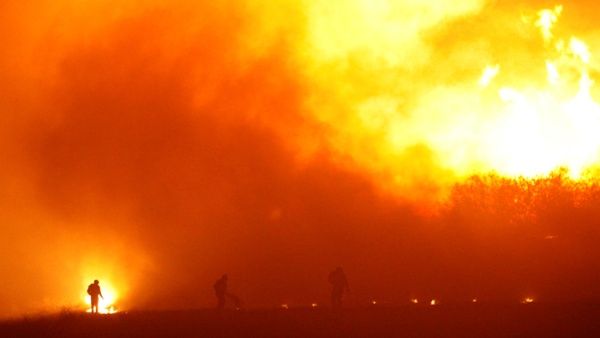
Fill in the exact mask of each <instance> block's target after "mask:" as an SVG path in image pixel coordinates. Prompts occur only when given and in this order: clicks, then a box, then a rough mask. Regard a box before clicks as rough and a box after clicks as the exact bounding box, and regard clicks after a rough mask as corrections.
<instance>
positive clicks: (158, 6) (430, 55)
mask: <svg viewBox="0 0 600 338" xmlns="http://www.w3.org/2000/svg"><path fill="white" fill-rule="evenodd" d="M558 5H560V3H556V2H548V1H529V2H528V3H527V4H523V2H521V1H502V2H494V1H483V0H468V1H455V2H453V1H441V0H427V1H419V2H418V3H416V2H414V1H401V0H398V1H393V0H377V1H359V0H348V1H331V0H303V1H291V0H290V1H278V2H277V3H276V4H274V2H272V1H249V0H240V1H224V0H221V1H210V2H209V1H200V2H199V1H179V2H176V3H173V2H170V1H159V0H153V1H109V0H93V1H86V2H77V1H36V2H35V3H33V2H3V3H2V4H0V30H1V31H2V32H4V33H3V34H2V37H0V42H1V43H2V45H3V48H2V49H3V52H2V53H0V74H2V75H1V76H2V77H1V78H0V79H1V81H0V91H1V92H2V93H3V94H2V95H0V109H1V114H0V135H2V136H1V137H0V153H2V154H3V165H2V167H1V168H0V186H2V194H0V247H1V248H2V249H0V250H2V251H3V252H2V255H1V256H0V273H1V275H2V276H3V278H4V283H3V288H0V316H5V315H14V314H21V313H25V312H30V311H39V310H53V309H57V308H61V307H63V306H81V304H80V303H81V298H82V290H84V288H85V285H87V283H90V282H91V281H92V280H93V279H94V278H98V279H100V280H101V282H102V281H105V282H106V283H110V285H111V288H114V290H115V293H116V295H117V298H118V299H117V303H118V305H119V306H121V308H125V309H127V308H139V307H144V306H149V307H170V308H178V307H201V306H212V304H213V302H214V300H213V296H212V289H211V286H212V283H213V282H214V279H216V278H217V277H218V276H220V274H222V273H223V272H229V274H230V278H231V287H232V288H235V289H236V291H237V292H238V293H239V294H240V295H241V296H242V298H244V299H245V300H247V303H248V304H249V305H252V304H255V305H269V304H279V303H280V302H287V303H294V302H296V303H306V304H310V303H312V302H324V301H326V299H327V285H326V283H325V282H324V280H325V278H324V276H326V274H327V272H328V270H329V269H330V268H332V267H334V266H336V265H343V266H344V267H345V268H346V270H347V272H348V274H349V278H350V280H351V283H352V284H354V285H355V287H354V289H355V290H356V292H357V293H358V296H357V298H361V297H362V298H363V299H369V298H370V297H377V298H381V299H385V298H386V297H387V298H389V299H390V300H395V301H404V300H408V299H410V298H411V297H441V298H446V299H463V298H464V299H471V298H473V297H479V298H480V299H486V298H488V299H521V298H522V297H524V296H528V295H534V296H536V297H542V298H544V297H545V298H547V299H598V298H600V286H598V285H600V283H597V281H598V280H597V274H596V272H595V271H598V268H599V266H598V264H599V263H598V262H599V261H600V260H598V258H599V257H598V255H599V254H600V252H598V250H597V249H596V245H595V243H596V242H597V240H600V230H598V225H599V224H600V214H598V212H597V211H595V208H594V206H595V205H597V204H595V203H596V202H597V199H598V198H600V197H599V195H598V193H597V191H598V184H597V183H596V182H597V175H596V174H595V173H594V172H595V170H596V166H597V164H598V163H599V161H600V157H599V155H600V152H599V150H600V136H598V135H596V134H597V132H596V130H597V129H596V128H595V127H596V126H599V127H600V113H599V112H600V108H598V107H600V106H597V105H596V98H597V97H598V94H600V93H598V92H597V89H596V87H595V86H594V85H593V84H592V83H593V81H594V80H596V79H597V78H598V71H597V69H598V62H597V61H596V60H597V58H596V57H595V56H596V54H597V51H598V50H600V31H599V30H598V27H596V22H597V19H598V18H597V17H596V15H595V11H594V10H592V8H593V6H594V3H593V2H591V1H574V2H572V3H568V4H567V3H564V7H563V8H562V9H561V10H558V9H557V7H556V6H558ZM543 9H548V10H549V12H548V11H546V12H540V11H541V10H543ZM543 13H546V14H543ZM544 15H550V19H549V20H550V22H551V26H549V27H545V26H544V25H543V24H542V23H543V22H544V21H543V20H542V18H543V16H544ZM486 70H487V71H486ZM486 74H487V75H486ZM559 167H566V168H567V171H566V172H564V173H563V174H553V175H554V176H552V175H551V177H550V178H547V177H548V175H549V174H551V173H552V172H555V173H556V170H557V169H558V168H559ZM494 173H495V176H487V175H489V174H492V175H494ZM520 175H524V176H525V178H521V179H519V178H518V177H519V176H520ZM472 177H475V178H472ZM478 177H484V178H478ZM191 290H192V291H191ZM190 293H192V294H193V295H191V296H190Z"/></svg>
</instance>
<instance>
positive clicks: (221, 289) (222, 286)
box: [214, 274, 227, 310]
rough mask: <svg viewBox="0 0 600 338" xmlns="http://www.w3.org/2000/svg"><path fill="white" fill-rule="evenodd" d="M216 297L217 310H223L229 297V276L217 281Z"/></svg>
mask: <svg viewBox="0 0 600 338" xmlns="http://www.w3.org/2000/svg"><path fill="white" fill-rule="evenodd" d="M214 288H215V295H216V296H217V301H218V302H217V309H219V310H221V309H224V308H225V301H226V298H225V297H226V295H227V275H226V274H225V275H223V276H221V278H219V279H217V281H216V282H215V285H214Z"/></svg>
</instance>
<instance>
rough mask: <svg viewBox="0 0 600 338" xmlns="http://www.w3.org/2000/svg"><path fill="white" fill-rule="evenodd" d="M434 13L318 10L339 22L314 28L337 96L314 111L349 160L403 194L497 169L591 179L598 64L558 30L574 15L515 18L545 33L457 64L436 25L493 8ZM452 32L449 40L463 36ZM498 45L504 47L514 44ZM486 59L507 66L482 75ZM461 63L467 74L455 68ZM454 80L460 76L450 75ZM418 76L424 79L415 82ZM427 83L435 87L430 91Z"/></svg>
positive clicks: (597, 146)
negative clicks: (433, 41)
mask: <svg viewBox="0 0 600 338" xmlns="http://www.w3.org/2000/svg"><path fill="white" fill-rule="evenodd" d="M337 5H339V4H337ZM430 5H431V3H430V2H427V1H426V2H423V4H421V5H419V6H412V7H411V6H409V7H410V9H411V10H413V11H409V10H407V8H406V7H404V6H408V5H407V4H406V3H405V2H396V1H376V2H362V1H350V2H347V3H345V5H343V6H340V7H341V8H339V10H337V9H336V11H334V10H333V9H330V8H329V7H328V5H323V4H319V5H316V8H318V9H319V10H320V11H321V13H327V15H322V16H317V17H316V19H313V21H314V22H313V25H312V26H311V27H312V29H313V30H314V34H313V35H314V39H313V44H314V46H315V48H314V50H315V54H314V56H313V60H316V63H315V64H317V65H320V66H317V67H316V70H315V74H313V75H314V78H316V79H318V80H317V83H319V84H322V85H323V86H329V85H330V86H334V87H335V88H336V89H335V90H331V89H327V88H323V87H321V88H320V89H319V90H320V91H324V92H327V93H329V94H331V95H329V96H328V97H323V96H320V95H318V94H317V95H315V97H314V98H313V101H311V103H312V104H314V105H313V106H312V107H313V109H314V110H315V111H317V112H318V118H319V119H320V120H321V121H322V122H324V123H325V124H327V125H328V126H329V127H330V128H331V130H332V133H331V134H330V136H329V141H330V143H331V144H332V147H333V148H335V149H337V151H338V152H339V153H340V154H341V157H342V158H344V157H345V158H349V159H351V160H352V162H353V164H359V165H360V166H362V167H363V168H365V169H366V170H368V171H370V172H372V173H373V175H374V176H375V177H382V178H383V180H382V182H384V183H383V185H384V186H387V187H388V188H389V187H390V186H392V189H396V188H398V187H400V188H401V187H403V186H404V187H405V186H409V188H414V185H415V184H421V185H423V184H425V185H426V184H427V182H429V181H435V182H437V183H440V182H441V183H443V181H444V180H449V181H452V180H454V179H456V178H460V177H468V176H471V175H474V174H481V173H487V172H495V173H498V174H500V175H504V176H509V177H519V176H524V177H528V178H533V177H540V176H546V175H548V174H550V173H552V172H553V171H556V170H557V169H559V168H561V169H566V170H567V171H568V173H569V175H570V177H571V178H573V179H579V178H581V177H582V175H583V173H584V172H586V170H588V169H592V168H594V167H595V166H596V165H597V164H598V162H599V160H600V157H599V154H600V153H599V150H600V133H598V132H597V130H600V129H599V128H600V106H599V105H598V103H597V102H596V101H595V99H594V97H593V95H592V90H593V85H594V81H593V79H592V75H591V72H590V67H591V64H592V61H593V59H592V57H593V55H592V53H591V51H590V48H589V47H588V45H587V44H586V43H585V42H584V41H583V40H582V39H579V38H577V37H574V36H569V35H567V36H562V35H561V34H557V33H556V32H555V28H556V25H557V24H559V19H560V16H561V15H562V14H563V13H564V11H565V10H564V9H563V6H560V5H559V6H556V7H554V8H549V9H542V10H540V11H538V12H537V13H535V12H532V13H531V14H524V15H523V16H522V17H519V15H518V14H515V15H513V17H512V19H511V20H512V23H513V25H514V26H515V27H521V28H519V29H520V30H522V31H525V32H527V34H529V32H534V31H537V36H535V35H533V34H529V35H528V36H526V37H523V36H522V35H527V34H525V33H523V34H522V35H518V34H517V33H515V35H514V36H513V37H512V39H513V41H514V44H515V46H514V47H511V46H510V45H506V46H504V48H505V49H507V50H508V51H504V52H503V54H502V55H498V56H494V55H490V54H489V53H490V51H489V49H492V50H493V49H494V48H496V47H493V48H492V47H489V48H487V49H483V50H477V49H476V48H481V46H479V45H476V46H470V45H469V46H467V47H469V48H473V50H471V51H470V50H463V49H461V50H460V51H459V52H457V53H459V55H458V56H456V58H458V59H459V61H460V62H458V61H453V60H452V58H453V56H452V55H450V56H447V59H448V60H444V59H443V56H440V55H436V54H435V53H436V52H435V51H434V50H433V49H431V47H430V45H428V44H427V42H428V41H427V40H426V39H425V38H419V37H420V36H423V35H424V34H430V35H435V34H438V33H437V32H433V33H432V32H431V31H432V30H431V28H430V26H433V25H439V24H440V22H442V23H443V22H445V21H447V20H449V19H452V18H460V17H461V16H463V15H466V14H468V13H471V12H473V11H476V10H479V9H481V7H480V6H481V4H480V3H479V2H461V5H460V6H456V4H455V3H454V2H448V6H449V7H450V8H452V9H449V8H445V9H440V8H437V7H431V6H430ZM438 5H439V4H438ZM331 6H336V5H331ZM336 8H337V7H336ZM414 11H417V12H416V13H415V12H414ZM418 13H422V14H423V17H421V16H419V15H418ZM442 13H443V17H437V16H436V14H440V15H442ZM422 18H426V19H424V20H422V21H420V19H422ZM412 20H416V21H415V23H414V25H411V22H413V21H412ZM494 20H500V19H497V18H494ZM407 29H408V31H407ZM410 29H414V31H412V32H411V31H410ZM507 31H508V32H512V30H510V29H509V30H507ZM448 34H449V33H442V34H441V35H442V36H443V38H444V39H451V38H452V36H450V37H449V36H448ZM494 34H496V33H494ZM507 34H508V33H507ZM457 35H458V34H457ZM482 35H483V33H482ZM489 35H490V36H492V37H493V35H492V34H491V33H490V34H489ZM458 36H460V35H458ZM492 37H491V38H490V40H492V41H490V42H489V43H491V44H492V46H495V45H496V43H498V44H501V43H502V42H503V41H498V42H495V41H493V39H492ZM460 38H462V36H460ZM460 38H459V40H460ZM518 40H523V41H525V42H521V43H522V44H523V43H526V44H528V45H529V46H526V47H525V48H522V49H524V50H529V51H528V52H529V54H525V55H523V54H524V53H525V52H522V53H519V52H517V51H515V52H511V51H510V49H512V48H514V49H518V47H517V42H516V41H518ZM443 43H445V44H448V45H452V44H459V45H460V43H459V42H456V41H453V40H451V41H450V42H447V41H443ZM460 47H461V48H462V45H460ZM483 60H495V62H494V63H491V64H488V65H486V66H483V67H481V68H480V70H478V71H477V72H473V71H472V70H473V67H476V65H477V64H478V63H480V62H481V61H483ZM432 61H433V62H436V63H437V64H436V65H431V64H429V63H428V62H432ZM468 62H471V63H472V64H471V65H468V64H466V63H468ZM423 63H428V64H427V67H423ZM445 64H447V67H445V66H444V65H445ZM465 64H466V65H465ZM457 65H459V66H461V67H463V68H464V71H463V73H462V74H459V73H457V72H456V71H455V70H454V69H452V68H453V67H456V66H457ZM436 72H437V73H436ZM317 73H318V74H317ZM440 73H441V74H442V75H439V74H440ZM444 73H448V74H450V75H447V76H446V78H444V77H443V74H444ZM505 73H506V76H505V75H504V74H505ZM319 74H325V75H324V76H322V77H321V76H320V75H319ZM465 74H466V75H465ZM469 74H471V75H469ZM436 76H438V77H439V78H436ZM325 78H334V79H336V80H335V81H341V82H337V83H336V84H332V83H331V82H330V81H328V80H326V79H325ZM403 78H407V79H408V80H406V79H403ZM411 79H413V80H414V81H415V82H413V83H407V82H408V81H410V80H411ZM422 82H425V83H426V85H428V86H427V87H424V88H420V86H421V83H422ZM436 82H437V83H436ZM411 86H412V87H411ZM413 87H414V88H413ZM418 158H421V160H420V161H418V160H417V161H415V159H418ZM408 159H410V160H408ZM411 163H412V164H411ZM415 163H416V164H415ZM425 167H428V169H427V170H424V169H423V168H425ZM431 168H437V169H436V170H437V171H436V170H433V171H432V170H431ZM427 173H428V174H427ZM428 175H433V177H432V176H428ZM440 177H441V178H440ZM415 182H417V183H415ZM419 182H420V183H419ZM404 190H405V191H406V189H404ZM412 190H413V191H414V189H412Z"/></svg>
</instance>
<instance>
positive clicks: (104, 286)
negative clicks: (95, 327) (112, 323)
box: [82, 280, 118, 314]
mask: <svg viewBox="0 0 600 338" xmlns="http://www.w3.org/2000/svg"><path fill="white" fill-rule="evenodd" d="M88 285H89V282H88V283H86V284H85V287H84V288H83V290H84V293H83V297H82V299H83V301H84V303H85V304H86V306H87V310H86V312H92V309H91V299H90V296H89V295H88V294H87V292H86V290H87V286H88ZM100 289H101V291H102V296H104V298H102V297H100V299H99V300H98V313H102V314H112V313H116V312H117V311H118V310H117V308H116V307H115V303H116V301H117V299H118V294H117V291H116V290H115V288H114V287H113V286H112V284H111V283H110V282H109V281H104V280H101V281H100Z"/></svg>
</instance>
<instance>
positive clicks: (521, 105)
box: [484, 6, 600, 178]
mask: <svg viewBox="0 0 600 338" xmlns="http://www.w3.org/2000/svg"><path fill="white" fill-rule="evenodd" d="M561 12H562V7H561V6H558V7H556V8H555V9H554V10H542V11H541V12H539V14H538V15H539V20H538V21H537V26H538V27H540V29H541V32H542V36H543V38H544V39H545V40H546V41H548V42H550V45H552V46H554V47H553V48H554V49H555V50H554V52H555V53H556V54H557V55H558V56H557V57H556V59H555V60H547V61H546V71H547V80H548V84H547V85H546V86H544V87H542V88H535V87H534V88H531V87H528V88H524V89H516V88H512V87H508V86H503V87H501V88H500V89H499V91H498V95H499V97H500V98H501V100H502V102H503V105H501V108H500V111H501V114H500V117H499V118H498V119H497V120H495V121H494V122H493V124H492V125H491V126H489V129H488V137H486V138H485V143H484V150H485V153H486V154H488V155H487V159H486V160H487V162H488V163H489V164H491V167H492V168H493V169H495V170H497V171H498V172H500V173H502V174H506V175H510V176H525V177H535V176H539V175H547V174H549V173H550V172H552V171H554V170H556V169H557V168H559V167H564V168H567V169H568V170H569V174H570V175H571V177H572V178H578V177H580V176H581V174H582V173H583V172H584V170H585V169H588V168H590V167H592V166H594V165H595V164H596V163H597V162H598V159H599V156H598V155H599V150H600V133H598V130H600V129H599V128H600V105H599V104H598V103H597V102H595V101H594V99H593V97H592V95H591V89H592V86H593V83H594V82H593V81H592V79H591V78H590V75H589V71H588V66H589V63H590V60H591V57H592V56H591V53H590V51H589V48H588V46H587V45H586V44H585V43H584V42H583V41H581V40H579V39H577V38H575V37H571V38H570V40H569V43H568V44H567V43H566V42H565V41H564V40H563V39H556V38H555V37H554V35H553V34H552V28H553V25H554V24H555V23H556V22H557V20H558V17H559V15H560V13H561ZM555 40H556V41H555ZM553 42H556V43H553ZM564 46H568V48H565V47H564ZM569 71H570V72H575V73H576V74H578V77H579V80H578V81H577V83H576V86H577V91H576V93H575V94H574V95H572V96H570V97H569V96H565V93H569V92H570V91H572V90H570V88H569V85H570V83H569V82H567V81H566V80H565V81H563V80H562V79H563V76H562V73H563V72H564V73H567V72H569ZM490 82H491V80H490V81H488V84H489V83H490Z"/></svg>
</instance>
